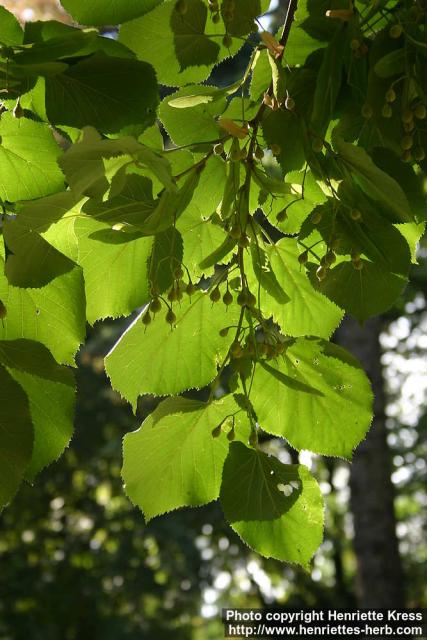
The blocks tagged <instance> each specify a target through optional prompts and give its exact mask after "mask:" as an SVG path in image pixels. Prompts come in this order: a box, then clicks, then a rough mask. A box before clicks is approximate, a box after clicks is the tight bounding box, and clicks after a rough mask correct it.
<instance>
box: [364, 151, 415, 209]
mask: <svg viewBox="0 0 427 640" xmlns="http://www.w3.org/2000/svg"><path fill="white" fill-rule="evenodd" d="M372 160H373V161H374V163H375V164H376V166H377V167H379V168H380V169H381V170H382V171H384V172H385V173H387V174H388V175H389V176H390V177H391V178H393V179H394V180H395V181H396V182H397V183H398V184H399V185H400V187H401V188H402V190H403V191H404V193H405V196H406V197H407V199H408V202H409V207H410V210H411V212H412V213H413V214H414V215H415V217H416V219H417V220H418V221H422V220H426V219H427V207H426V200H425V194H424V191H423V175H422V173H421V172H420V173H418V174H417V173H416V172H415V171H414V168H413V167H411V165H410V164H408V163H405V162H402V161H401V160H400V158H398V157H397V156H396V154H394V153H393V152H392V151H390V150H389V149H385V148H380V147H376V148H375V149H372Z"/></svg>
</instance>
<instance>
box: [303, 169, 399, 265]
mask: <svg viewBox="0 0 427 640" xmlns="http://www.w3.org/2000/svg"><path fill="white" fill-rule="evenodd" d="M347 186H348V185H346V183H345V182H343V183H341V185H340V189H339V195H340V197H341V198H342V201H343V202H344V203H345V205H346V206H345V207H340V206H337V205H336V203H335V202H334V201H332V200H329V201H328V202H327V203H325V204H324V205H321V206H319V207H317V209H316V212H317V213H319V214H321V215H322V219H321V221H320V222H319V223H318V224H314V223H313V222H312V221H311V218H308V219H307V220H306V221H305V223H304V224H303V227H302V229H301V233H300V239H304V238H306V237H307V236H310V234H311V233H313V232H314V233H315V234H316V236H317V233H320V235H321V237H322V238H323V240H324V242H325V244H326V245H329V244H330V239H331V238H332V237H335V238H339V245H338V248H337V253H338V254H346V253H347V254H351V255H353V253H359V254H361V255H364V256H365V257H367V258H369V260H371V261H372V262H374V263H375V264H377V265H379V266H382V267H383V269H384V270H385V271H391V272H393V273H398V274H400V275H404V276H406V275H407V274H408V271H409V267H410V252H409V247H408V243H407V242H406V241H405V239H404V238H403V236H402V234H401V233H399V232H398V230H397V228H396V227H395V226H394V225H392V224H391V223H390V222H389V221H388V220H384V218H383V217H382V216H381V215H380V214H379V213H378V207H377V205H375V204H374V203H373V202H372V201H371V200H369V199H368V198H366V196H365V195H364V193H363V192H362V191H360V189H358V188H356V189H353V188H350V189H347ZM353 208H354V209H357V210H358V211H360V213H361V219H360V220H353V219H352V217H351V211H352V210H353ZM308 242H309V243H311V239H310V240H309V241H308ZM320 255H321V252H320Z"/></svg>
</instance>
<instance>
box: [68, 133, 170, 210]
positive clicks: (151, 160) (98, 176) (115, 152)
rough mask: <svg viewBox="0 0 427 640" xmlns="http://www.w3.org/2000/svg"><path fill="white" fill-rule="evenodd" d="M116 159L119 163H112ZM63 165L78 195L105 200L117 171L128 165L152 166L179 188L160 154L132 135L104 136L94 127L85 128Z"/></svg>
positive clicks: (167, 183) (158, 175)
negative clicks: (110, 161)
mask: <svg viewBox="0 0 427 640" xmlns="http://www.w3.org/2000/svg"><path fill="white" fill-rule="evenodd" d="M110 159H113V160H114V162H115V163H116V164H112V165H108V163H107V160H110ZM60 165H61V168H62V170H63V171H64V173H65V176H66V178H67V181H68V183H69V185H70V187H71V190H72V191H73V193H74V194H75V196H77V197H78V196H81V195H89V196H91V197H94V198H99V199H101V198H102V196H103V195H104V194H105V192H106V191H107V190H108V188H109V185H110V183H111V182H112V180H113V178H114V176H115V175H116V173H117V172H118V171H119V170H120V169H121V168H122V167H123V166H126V165H129V166H131V167H135V166H138V167H140V166H142V167H143V168H146V169H148V170H149V171H150V172H151V173H152V174H154V176H155V177H156V178H157V179H158V180H159V181H160V183H162V185H164V186H165V187H166V188H167V189H170V190H172V191H175V189H176V187H175V184H174V183H173V181H172V177H171V172H170V165H169V163H168V161H167V160H166V159H165V158H163V157H162V156H161V155H160V154H159V153H157V152H155V151H151V150H150V149H148V147H146V146H145V145H143V144H140V143H139V142H137V141H136V140H135V138H132V137H130V136H126V137H123V138H118V139H116V140H105V139H102V138H101V136H100V135H99V133H98V132H97V131H96V130H95V129H93V128H92V127H85V128H84V129H83V133H82V137H81V139H80V140H79V141H78V142H77V143H76V144H73V145H72V146H71V147H70V148H69V149H68V150H67V152H66V153H65V154H64V155H63V156H62V157H61V159H60Z"/></svg>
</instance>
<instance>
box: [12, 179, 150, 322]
mask: <svg viewBox="0 0 427 640" xmlns="http://www.w3.org/2000/svg"><path fill="white" fill-rule="evenodd" d="M131 177H132V178H135V179H136V182H137V184H139V180H144V179H142V178H140V176H131ZM134 185H135V180H131V182H130V185H128V190H129V192H131V191H132V187H133V186H134ZM129 192H128V191H126V190H125V191H124V192H123V195H122V196H121V199H120V204H121V206H122V207H124V206H126V204H129V205H130V206H133V205H134V203H135V201H134V200H132V198H131V193H129ZM135 195H136V197H140V196H141V191H140V190H136V193H135ZM87 206H88V204H87V200H86V199H83V200H81V201H76V200H75V198H74V197H73V195H72V193H70V192H65V193H60V194H56V195H54V196H50V197H48V198H45V199H44V200H39V201H36V202H33V203H30V204H28V205H26V207H24V208H23V210H22V211H21V213H20V215H19V216H18V218H17V220H16V221H14V222H12V223H9V227H13V226H14V225H15V226H17V227H18V229H19V232H17V235H18V234H21V238H25V239H28V238H31V239H32V238H33V237H34V236H35V235H36V234H38V233H39V234H41V236H42V238H43V239H44V240H45V241H47V242H48V243H49V245H51V246H52V247H55V249H56V250H57V251H60V252H61V253H62V254H64V255H65V256H67V258H69V260H72V261H74V262H75V263H76V264H78V265H80V266H81V267H82V269H83V274H84V285H85V291H86V315H87V320H88V322H90V323H91V324H93V323H94V322H95V321H96V320H98V319H102V318H107V317H112V318H117V317H119V316H124V315H129V314H130V313H131V312H132V311H134V310H135V309H136V308H137V307H139V306H141V305H142V304H144V303H145V302H146V301H147V299H148V281H147V262H148V259H149V256H150V253H151V248H152V241H151V240H149V239H147V238H138V239H136V240H133V239H132V238H129V237H127V238H126V242H123V239H122V237H121V236H123V235H125V234H121V233H119V232H116V231H111V230H110V226H109V224H105V223H104V222H103V220H102V218H100V219H96V218H94V217H91V215H88V213H87V212H86V207H87ZM97 210H99V209H97ZM101 213H102V210H101ZM102 232H103V233H105V232H107V233H110V236H109V242H108V243H107V242H103V241H102V239H98V237H97V236H98V234H101V233H102ZM21 242H22V240H21ZM44 255H45V254H44V253H43V252H41V254H40V259H44ZM54 258H55V264H56V256H55V257H54ZM8 261H9V260H8ZM41 269H42V265H41ZM41 269H40V270H41ZM74 271H77V270H76V269H75V270H74ZM63 277H65V276H63ZM25 291H29V290H25ZM35 291H37V290H35ZM82 304H83V305H84V299H83V301H82Z"/></svg>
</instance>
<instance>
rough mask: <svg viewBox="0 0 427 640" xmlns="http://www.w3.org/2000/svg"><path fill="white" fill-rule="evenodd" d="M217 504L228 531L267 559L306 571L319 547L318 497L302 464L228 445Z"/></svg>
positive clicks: (320, 510)
mask: <svg viewBox="0 0 427 640" xmlns="http://www.w3.org/2000/svg"><path fill="white" fill-rule="evenodd" d="M291 491H292V493H290V495H286V494H289V492H291ZM285 492H286V493H285ZM220 502H221V507H222V509H223V511H224V515H225V517H226V519H227V520H228V522H229V523H230V524H231V526H232V528H233V529H234V531H236V533H237V534H238V535H239V536H240V537H241V538H242V540H243V541H244V542H245V543H246V544H247V545H249V546H250V547H251V548H252V549H254V550H255V551H257V552H258V553H260V554H261V555H263V556H266V557H267V558H276V559H277V560H283V561H286V562H294V563H297V564H301V565H302V566H303V567H307V566H308V563H309V561H310V558H311V557H312V555H313V553H314V552H315V551H316V549H317V548H318V546H319V545H320V543H321V542H322V537H323V501H322V496H321V493H320V489H319V486H318V484H317V482H316V481H315V479H314V478H313V477H312V475H311V474H310V472H309V471H308V469H307V468H306V467H304V466H303V465H285V464H282V463H281V462H279V460H277V458H274V457H271V456H268V455H266V454H265V453H263V452H261V451H258V450H254V449H248V448H247V447H245V446H244V445H243V444H242V443H240V442H234V443H232V444H231V446H230V453H229V455H228V457H227V459H226V461H225V465H224V471H223V481H222V486H221V494H220Z"/></svg>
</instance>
